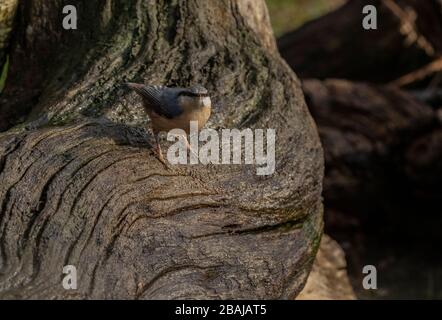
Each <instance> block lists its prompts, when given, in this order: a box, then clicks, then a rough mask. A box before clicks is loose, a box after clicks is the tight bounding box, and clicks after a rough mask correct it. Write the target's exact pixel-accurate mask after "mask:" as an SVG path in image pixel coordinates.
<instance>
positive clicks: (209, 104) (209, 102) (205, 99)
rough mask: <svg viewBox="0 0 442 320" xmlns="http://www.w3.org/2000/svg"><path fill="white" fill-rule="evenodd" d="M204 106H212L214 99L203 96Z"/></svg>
mask: <svg viewBox="0 0 442 320" xmlns="http://www.w3.org/2000/svg"><path fill="white" fill-rule="evenodd" d="M203 106H204V107H211V106H212V101H211V100H210V97H204V98H203Z"/></svg>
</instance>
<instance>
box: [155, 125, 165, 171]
mask: <svg viewBox="0 0 442 320" xmlns="http://www.w3.org/2000/svg"><path fill="white" fill-rule="evenodd" d="M153 135H154V137H155V144H156V146H155V147H156V154H157V157H158V160H160V161H161V163H163V164H164V165H166V161H165V160H164V157H163V152H162V150H161V145H160V140H159V139H158V137H159V134H157V133H156V132H154V134H153Z"/></svg>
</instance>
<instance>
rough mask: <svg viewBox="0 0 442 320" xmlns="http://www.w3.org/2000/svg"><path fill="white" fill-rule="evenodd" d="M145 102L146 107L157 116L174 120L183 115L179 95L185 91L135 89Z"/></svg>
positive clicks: (174, 89)
mask: <svg viewBox="0 0 442 320" xmlns="http://www.w3.org/2000/svg"><path fill="white" fill-rule="evenodd" d="M134 89H135V91H136V92H137V93H138V94H140V95H141V96H142V97H143V98H144V100H145V106H146V107H147V108H150V109H152V110H153V111H154V112H155V113H156V114H158V115H160V116H163V117H166V118H169V119H173V118H175V117H177V116H179V115H180V114H182V113H183V110H182V109H181V108H180V106H179V104H178V93H179V92H180V91H182V90H184V89H181V88H168V87H164V86H150V85H143V86H139V87H137V88H134Z"/></svg>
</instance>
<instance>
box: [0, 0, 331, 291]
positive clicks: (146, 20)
mask: <svg viewBox="0 0 442 320" xmlns="http://www.w3.org/2000/svg"><path fill="white" fill-rule="evenodd" d="M250 3H251V2H247V1H245V2H244V1H238V0H223V1H219V0H207V1H206V0H204V1H201V0H200V1H198V0H189V1H148V0H130V1H127V0H107V1H100V2H99V3H98V4H97V3H96V2H93V1H88V0H82V1H60V0H59V1H46V0H32V1H22V2H20V4H19V8H18V12H17V14H18V16H17V20H16V22H17V23H16V27H15V28H16V29H15V30H14V36H13V38H12V42H11V47H10V52H9V54H10V56H11V67H10V73H9V77H8V81H7V84H6V89H5V92H4V94H3V95H2V96H1V107H0V115H1V117H0V119H1V128H2V129H3V130H7V131H6V132H4V133H2V134H1V135H0V180H1V185H0V210H1V211H0V244H1V245H0V253H1V254H0V297H2V298H8V297H9V298H10V297H15V298H127V299H138V298H139V299H149V298H232V299H239V298H257V299H275V298H286V299H287V298H293V297H295V296H296V295H297V294H298V293H299V291H300V290H301V289H302V287H303V285H304V283H305V280H306V278H307V275H308V273H309V271H310V268H311V264H312V262H313V260H314V257H315V253H316V250H317V247H318V245H319V240H320V236H321V233H322V203H321V186H322V176H323V158H322V157H323V156H322V149H321V146H320V143H319V138H318V134H317V131H316V128H315V125H314V122H313V121H312V119H311V117H310V114H309V112H308V110H307V107H306V105H305V102H304V98H303V94H302V91H301V88H300V84H299V81H298V79H297V78H296V76H295V75H294V73H293V72H292V71H291V70H290V69H289V67H288V66H287V65H286V64H285V63H284V62H283V61H282V59H281V58H280V56H279V55H278V53H277V51H276V49H275V42H274V39H273V36H272V33H271V29H270V25H269V22H268V17H267V11H266V8H265V4H264V2H263V1H257V2H255V1H254V2H253V4H254V6H251V5H250ZM64 4H74V5H75V6H76V7H77V10H78V30H64V29H63V28H62V23H61V21H62V17H63V15H62V14H61V12H62V7H63V5H64ZM126 81H135V82H144V83H157V84H165V85H170V86H175V85H177V86H178V85H179V86H188V85H190V84H194V83H200V84H202V85H204V86H206V87H207V88H208V89H209V91H210V93H211V96H212V101H213V102H214V108H213V109H214V110H213V115H212V118H211V120H210V121H209V123H208V125H207V126H209V127H212V128H246V127H247V128H252V129H253V128H274V129H276V172H275V174H273V175H271V176H266V177H262V176H257V175H256V171H255V168H254V166H251V165H247V166H243V165H241V166H238V165H218V166H217V165H210V166H204V165H195V166H184V165H181V166H174V167H172V168H170V169H166V168H165V167H164V166H163V165H162V164H161V163H160V162H159V161H158V160H157V158H156V157H155V156H154V155H153V154H152V150H151V148H150V145H149V144H148V143H146V142H147V141H149V139H151V137H150V136H149V135H148V134H147V133H146V132H145V131H144V130H143V129H142V127H143V126H144V125H145V124H147V123H148V118H147V116H146V115H145V114H144V112H143V111H142V108H141V106H140V101H139V99H138V98H137V97H136V96H135V94H134V93H131V92H129V91H128V90H127V89H125V88H124V87H123V86H122V84H123V83H124V82H126ZM65 265H74V266H76V267H77V270H78V289H77V290H71V291H70V290H65V289H64V288H63V286H62V277H63V274H62V270H63V266H65Z"/></svg>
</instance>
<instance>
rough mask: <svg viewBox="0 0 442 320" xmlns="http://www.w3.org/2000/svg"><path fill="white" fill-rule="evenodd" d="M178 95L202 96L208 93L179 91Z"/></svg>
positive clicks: (206, 95)
mask: <svg viewBox="0 0 442 320" xmlns="http://www.w3.org/2000/svg"><path fill="white" fill-rule="evenodd" d="M178 95H179V96H186V97H202V98H205V97H208V96H209V94H208V93H193V92H180V93H179V94H178Z"/></svg>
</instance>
